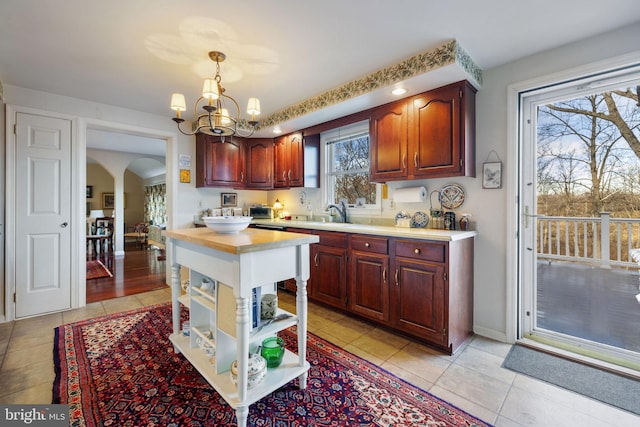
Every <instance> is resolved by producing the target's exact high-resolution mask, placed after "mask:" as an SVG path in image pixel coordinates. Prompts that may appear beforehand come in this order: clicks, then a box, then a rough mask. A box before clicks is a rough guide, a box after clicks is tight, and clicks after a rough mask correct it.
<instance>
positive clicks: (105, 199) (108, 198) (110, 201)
mask: <svg viewBox="0 0 640 427" xmlns="http://www.w3.org/2000/svg"><path fill="white" fill-rule="evenodd" d="M122 200H123V202H124V206H123V209H126V208H127V193H124V194H123V195H122ZM115 208H116V197H115V195H114V194H113V193H102V209H115Z"/></svg>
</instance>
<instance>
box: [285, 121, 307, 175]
mask: <svg viewBox="0 0 640 427" xmlns="http://www.w3.org/2000/svg"><path fill="white" fill-rule="evenodd" d="M288 139H289V172H288V175H287V178H288V179H289V187H302V186H303V185H304V143H303V139H302V134H301V133H294V134H291V135H289V138H288Z"/></svg>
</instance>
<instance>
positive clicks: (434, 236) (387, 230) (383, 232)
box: [251, 219, 478, 241]
mask: <svg viewBox="0 0 640 427" xmlns="http://www.w3.org/2000/svg"><path fill="white" fill-rule="evenodd" d="M251 223H252V224H265V225H276V226H284V227H291V228H306V229H310V230H325V231H340V232H343V233H358V234H371V235H378V236H387V237H405V238H410V239H424V240H440V241H454V240H462V239H469V238H472V237H475V236H477V235H478V232H477V231H475V230H470V231H450V230H436V229H433V228H404V227H387V226H382V225H366V224H351V223H347V224H344V223H340V222H317V221H288V220H269V219H257V220H253V221H251Z"/></svg>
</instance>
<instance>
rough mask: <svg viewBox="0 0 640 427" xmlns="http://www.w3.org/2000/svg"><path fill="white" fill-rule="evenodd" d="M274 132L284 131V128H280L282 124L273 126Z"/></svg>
mask: <svg viewBox="0 0 640 427" xmlns="http://www.w3.org/2000/svg"><path fill="white" fill-rule="evenodd" d="M273 133H282V129H280V126H276V127H274V128H273Z"/></svg>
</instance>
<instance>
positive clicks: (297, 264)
mask: <svg viewBox="0 0 640 427" xmlns="http://www.w3.org/2000/svg"><path fill="white" fill-rule="evenodd" d="M163 234H164V235H165V236H166V237H167V242H166V243H167V248H168V250H169V253H170V259H171V260H172V265H171V290H172V302H173V305H172V308H173V334H171V336H170V337H169V339H170V340H171V342H172V343H173V345H174V348H175V349H176V351H177V352H180V353H182V354H183V355H184V356H185V357H186V359H187V360H189V362H190V363H191V364H193V366H194V367H195V368H196V369H197V370H198V371H199V372H200V374H201V375H202V376H203V377H204V378H205V379H206V380H207V381H208V382H209V383H210V384H211V385H212V386H213V387H214V388H215V389H216V391H217V392H218V393H219V394H220V395H221V396H222V397H223V398H224V399H225V400H226V401H227V402H228V403H229V405H230V406H231V407H232V408H234V409H235V411H236V418H237V423H238V426H242V427H244V426H246V425H247V417H248V414H249V405H251V404H252V403H254V402H256V401H257V400H259V399H261V398H262V397H264V396H266V395H268V394H270V393H272V392H273V391H274V390H276V389H278V388H280V387H282V386H283V385H285V384H287V383H288V382H290V381H292V380H293V379H295V378H298V379H299V386H300V388H301V389H304V388H305V387H306V381H307V371H308V369H309V363H308V362H307V361H306V336H307V290H306V285H307V280H308V278H309V245H310V244H311V243H317V242H318V241H319V238H318V236H314V235H309V234H298V233H287V232H281V231H271V230H259V229H246V230H243V231H240V232H239V233H238V234H217V233H215V232H214V231H212V230H210V229H208V228H188V229H176V230H166V231H164V233H163ZM180 266H184V267H186V268H188V269H190V271H191V272H192V276H191V277H196V278H200V277H208V278H211V279H214V280H216V281H217V282H218V284H217V287H216V289H217V290H218V291H220V290H223V289H227V290H230V291H232V292H233V297H234V298H235V307H230V306H232V305H233V298H232V299H231V300H229V299H228V298H227V299H223V298H220V299H218V298H217V296H218V292H214V293H213V294H211V295H209V294H208V293H205V292H202V291H201V290H199V289H195V290H194V289H192V290H191V292H190V297H185V296H184V295H181V286H180V285H181V284H180ZM290 278H295V279H296V283H297V294H296V315H295V316H292V317H291V318H289V319H287V320H285V321H281V322H275V323H273V324H271V325H269V326H267V327H265V328H264V329H263V330H261V331H260V332H259V333H255V334H251V329H252V327H251V326H252V325H251V315H250V310H251V299H252V290H253V289H254V288H257V287H262V286H265V287H266V286H273V284H274V283H275V282H278V281H282V280H286V279H290ZM192 284H193V283H192ZM220 296H222V295H220ZM182 303H184V304H185V305H187V306H191V309H192V316H191V319H192V320H191V321H192V326H191V327H192V332H191V334H192V335H193V334H194V333H195V334H197V335H200V336H201V337H204V334H203V331H201V330H198V327H199V323H202V322H203V320H202V319H205V320H204V321H205V323H207V325H208V327H209V328H211V329H212V330H211V331H206V332H207V336H208V335H209V333H211V338H209V340H208V343H209V344H210V346H212V347H213V349H214V351H215V355H214V356H211V354H207V353H206V352H204V351H203V350H202V349H201V348H200V347H199V346H198V345H195V339H194V337H195V336H185V335H183V333H182V331H181V324H180V304H182ZM223 304H224V305H223ZM196 307H197V309H196ZM196 310H199V311H200V312H199V313H196ZM281 311H282V310H279V312H281ZM203 312H204V313H205V314H204V315H203V314H202V313H203ZM223 313H226V314H225V315H224V316H227V317H230V316H229V314H231V316H233V313H235V331H229V330H228V328H227V330H226V332H225V331H223V329H224V327H223V323H224V322H225V321H226V322H227V323H228V321H229V320H231V319H224V318H223V317H222V316H223ZM207 319H210V320H207ZM194 322H195V323H198V325H196V324H194ZM292 325H297V335H298V354H297V355H296V354H293V353H292V352H290V351H289V350H287V351H286V352H285V356H284V360H283V362H282V364H281V365H280V366H279V367H278V368H274V369H269V370H268V372H267V375H266V378H265V380H264V382H263V383H262V384H260V385H258V386H256V387H254V388H252V389H247V365H248V355H249V351H250V348H251V349H252V350H253V349H255V347H257V346H258V345H259V344H260V343H261V342H262V339H263V338H265V337H266V336H273V335H274V334H275V333H276V332H278V331H279V330H282V329H284V328H287V327H289V326H292ZM204 338H205V339H206V337H204ZM234 347H235V348H234ZM234 350H235V351H234ZM236 359H237V360H238V384H237V386H236V385H235V384H234V383H233V382H232V381H231V377H230V375H229V370H230V366H231V362H232V361H233V360H236Z"/></svg>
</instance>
